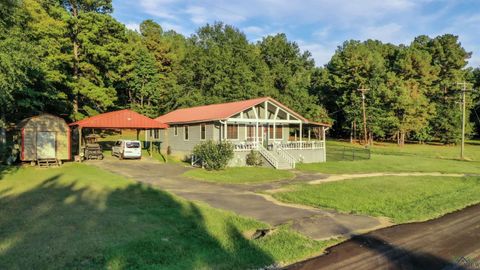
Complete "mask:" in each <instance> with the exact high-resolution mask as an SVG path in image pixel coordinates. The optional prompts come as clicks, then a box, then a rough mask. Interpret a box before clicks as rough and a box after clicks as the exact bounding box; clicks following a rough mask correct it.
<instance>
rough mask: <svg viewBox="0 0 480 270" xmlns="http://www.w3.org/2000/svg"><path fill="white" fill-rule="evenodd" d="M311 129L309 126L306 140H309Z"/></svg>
mask: <svg viewBox="0 0 480 270" xmlns="http://www.w3.org/2000/svg"><path fill="white" fill-rule="evenodd" d="M311 130H312V128H311V127H308V141H310V134H311Z"/></svg>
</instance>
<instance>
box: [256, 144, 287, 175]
mask: <svg viewBox="0 0 480 270" xmlns="http://www.w3.org/2000/svg"><path fill="white" fill-rule="evenodd" d="M260 147H261V148H260V154H262V156H263V157H264V158H265V159H266V160H267V161H268V162H269V163H270V165H272V166H273V167H274V168H275V169H278V170H290V169H293V167H292V165H291V164H290V163H289V162H288V160H286V159H285V158H283V157H282V156H281V155H279V154H278V153H277V152H276V151H269V150H267V149H265V148H263V146H260Z"/></svg>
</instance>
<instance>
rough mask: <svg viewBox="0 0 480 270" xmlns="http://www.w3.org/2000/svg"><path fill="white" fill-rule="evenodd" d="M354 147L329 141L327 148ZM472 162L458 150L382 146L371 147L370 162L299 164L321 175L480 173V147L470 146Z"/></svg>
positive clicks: (437, 147)
mask: <svg viewBox="0 0 480 270" xmlns="http://www.w3.org/2000/svg"><path fill="white" fill-rule="evenodd" d="M343 146H348V147H352V145H350V144H348V143H343V142H336V141H328V142H327V155H328V149H329V147H330V148H335V147H343ZM466 149H467V150H466V151H467V153H468V155H469V157H470V158H471V161H463V160H457V159H455V158H456V157H458V153H457V150H458V148H455V147H451V146H438V145H406V146H405V147H403V148H402V147H398V146H396V145H394V144H388V143H382V144H380V145H375V146H374V147H373V148H372V158H371V159H370V160H359V161H353V162H352V161H331V162H329V161H328V160H329V159H328V156H327V162H325V163H307V164H298V165H297V168H298V169H299V170H304V171H313V172H322V173H331V174H338V173H369V172H442V173H469V174H480V146H479V145H475V144H469V145H468V146H467V148H466Z"/></svg>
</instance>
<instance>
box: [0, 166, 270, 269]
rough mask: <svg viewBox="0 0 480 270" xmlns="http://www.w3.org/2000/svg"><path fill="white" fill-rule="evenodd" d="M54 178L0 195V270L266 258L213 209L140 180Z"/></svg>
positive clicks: (200, 264) (202, 265) (253, 262)
mask: <svg viewBox="0 0 480 270" xmlns="http://www.w3.org/2000/svg"><path fill="white" fill-rule="evenodd" d="M61 176H62V174H57V175H55V176H53V177H50V178H48V179H45V180H44V181H42V182H41V184H39V185H38V186H36V187H35V188H33V189H30V190H28V191H25V192H23V193H20V194H17V195H8V194H7V193H4V194H0V206H1V207H0V217H1V218H0V269H22V270H23V269H252V268H258V267H261V266H265V265H270V264H272V263H274V260H273V258H272V257H271V256H269V255H268V254H265V253H264V252H262V251H261V250H260V249H259V248H257V247H256V246H255V245H253V244H252V242H250V241H249V240H247V239H245V238H244V236H243V235H242V233H241V232H240V231H239V229H238V228H237V226H236V225H237V224H233V222H234V221H235V218H227V219H226V220H225V219H223V220H222V219H220V220H219V221H220V222H222V224H221V225H218V224H215V223H214V222H213V223H212V219H211V216H212V215H215V214H218V213H215V212H208V211H212V210H209V209H207V210H205V209H204V208H199V207H198V206H197V205H195V204H192V203H189V202H186V201H183V200H179V199H176V198H174V197H172V196H171V195H170V194H168V193H166V192H162V191H159V190H157V189H152V188H150V187H148V186H145V185H141V184H131V185H128V186H126V187H124V188H117V189H109V190H95V188H92V187H88V186H85V185H83V186H82V185H80V184H78V182H67V183H65V182H66V181H62V179H61ZM207 216H209V217H210V219H208V217H207ZM212 227H213V228H212Z"/></svg>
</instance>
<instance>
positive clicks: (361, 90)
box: [357, 88, 370, 145]
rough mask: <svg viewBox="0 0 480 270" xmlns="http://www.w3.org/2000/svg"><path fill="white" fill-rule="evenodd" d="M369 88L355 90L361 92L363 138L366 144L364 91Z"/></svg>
mask: <svg viewBox="0 0 480 270" xmlns="http://www.w3.org/2000/svg"><path fill="white" fill-rule="evenodd" d="M368 90H370V89H368V88H359V89H357V91H360V92H361V93H362V110H363V138H364V140H365V145H367V144H368V135H367V113H366V112H365V93H366V92H367V91H368Z"/></svg>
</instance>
